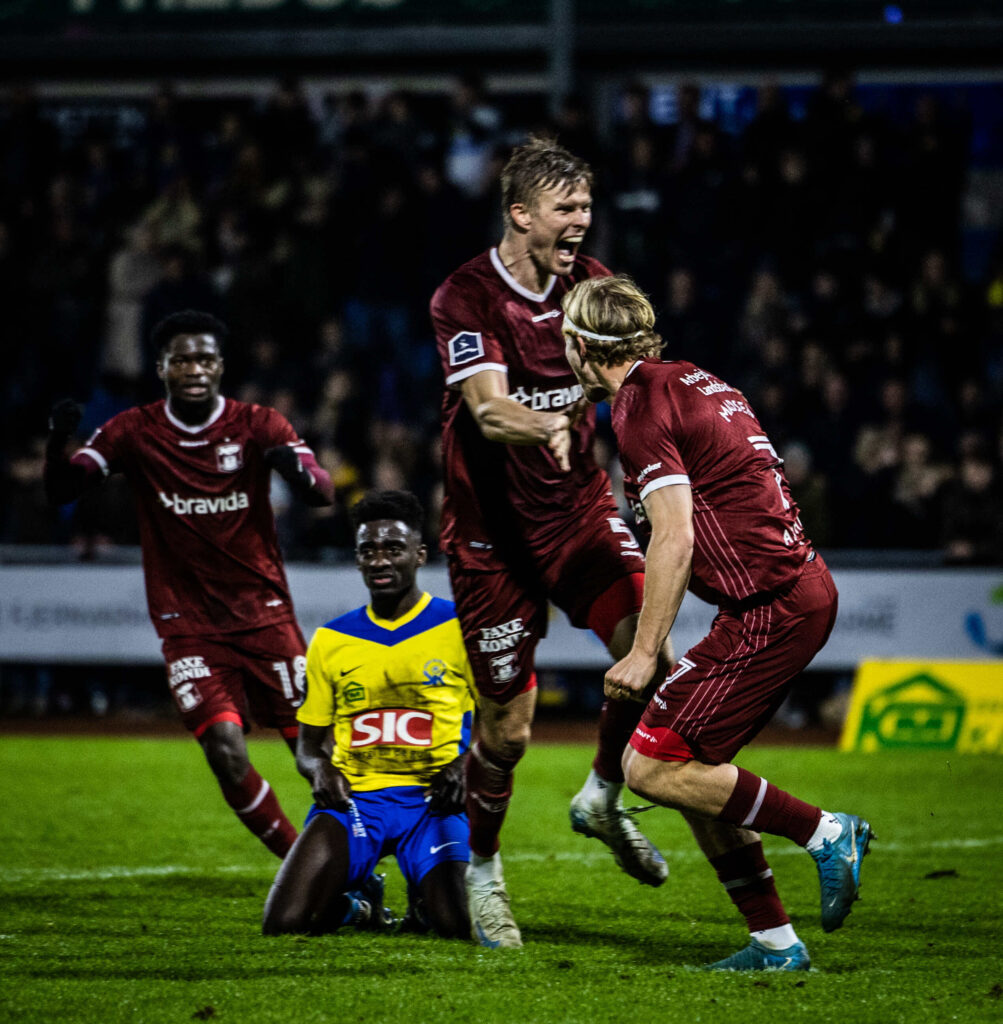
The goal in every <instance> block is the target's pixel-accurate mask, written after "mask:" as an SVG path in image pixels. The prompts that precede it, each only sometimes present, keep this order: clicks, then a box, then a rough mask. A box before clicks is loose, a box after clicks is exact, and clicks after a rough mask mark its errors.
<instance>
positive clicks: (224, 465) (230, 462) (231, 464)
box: [216, 441, 244, 473]
mask: <svg viewBox="0 0 1003 1024" xmlns="http://www.w3.org/2000/svg"><path fill="white" fill-rule="evenodd" d="M243 465H244V453H243V445H241V443H240V442H239V441H235V442H230V443H229V444H218V445H216V468H217V469H218V470H219V471H220V472H221V473H236V472H237V470H238V469H240V468H241V467H242V466H243Z"/></svg>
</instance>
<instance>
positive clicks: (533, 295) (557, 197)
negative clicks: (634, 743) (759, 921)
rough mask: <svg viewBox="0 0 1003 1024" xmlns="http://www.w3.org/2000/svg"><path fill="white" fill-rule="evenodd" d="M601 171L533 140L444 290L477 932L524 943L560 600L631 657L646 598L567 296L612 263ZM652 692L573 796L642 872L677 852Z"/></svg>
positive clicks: (610, 736)
mask: <svg viewBox="0 0 1003 1024" xmlns="http://www.w3.org/2000/svg"><path fill="white" fill-rule="evenodd" d="M591 185H592V173H591V171H590V170H589V168H588V166H587V165H586V164H585V163H584V162H583V161H581V160H580V159H578V158H577V157H575V156H573V155H572V154H571V153H569V152H568V151H567V150H565V149H563V148H561V147H560V146H558V145H556V144H555V143H553V142H552V141H550V140H546V139H539V138H534V139H531V140H530V141H529V142H528V143H527V144H526V145H524V146H520V147H518V148H517V149H516V150H515V151H514V152H513V154H512V156H511V159H510V160H509V162H508V164H507V165H506V167H505V169H504V171H503V173H502V209H503V212H504V216H505V231H504V235H503V237H502V239H501V241H500V242H499V244H498V246H497V248H492V249H490V250H488V251H487V252H485V253H482V254H481V255H480V256H477V257H475V258H474V259H473V260H471V261H470V262H468V263H466V264H464V265H463V266H462V267H460V268H459V269H458V270H456V271H454V273H452V274H451V275H450V276H449V277H448V278H447V279H446V281H445V282H444V283H443V284H442V285H441V286H440V287H439V288H438V290H437V291H436V293H435V295H434V297H433V298H432V303H431V313H432V320H433V323H434V325H435V331H436V336H437V340H438V346H439V355H440V359H441V362H442V366H443V370H444V375H445V383H446V392H445V397H444V400H443V411H442V425H443V461H444V471H445V491H444V503H443V530H442V547H443V550H444V551H445V553H446V555H447V558H448V564H449V573H450V580H451V583H452V587H453V596H454V598H455V600H456V606H457V614H458V617H459V619H460V622H461V625H462V627H463V633H464V639H465V642H466V645H467V650H468V653H469V655H470V661H471V664H472V666H473V670H474V678H475V680H476V682H477V688H478V691H479V693H480V700H479V716H480V717H479V721H480V737H479V739H478V741H477V743H475V744H474V746H473V748H472V751H471V756H470V758H469V759H468V762H467V764H468V767H467V792H468V796H467V813H468V816H469V818H470V847H471V865H470V868H469V871H468V875H467V890H468V896H469V899H470V907H471V924H472V931H473V937H474V938H475V939H476V940H477V941H478V942H480V943H482V944H483V945H485V946H489V947H491V948H495V947H499V946H503V947H514V946H519V945H521V937H520V934H519V929H518V927H517V926H516V923H515V921H514V919H513V917H512V913H511V911H510V909H509V905H508V895H507V892H506V890H505V884H504V879H503V875H502V868H501V860H500V857H499V854H498V848H499V840H498V837H499V832H500V830H501V827H502V822H503V820H504V817H505V812H506V810H507V808H508V803H509V798H510V796H511V792H512V778H513V770H514V768H515V766H516V764H517V763H518V761H519V759H520V758H521V757H522V755H523V753H524V752H525V749H526V745H527V743H528V741H529V734H530V726H531V723H532V720H533V713H534V709H535V706H536V675H535V671H534V652H535V649H536V645H537V643H538V641H539V639H540V638H541V637H542V636H543V635H544V634H545V632H546V625H547V610H548V600H549V601H553V602H554V603H555V604H556V605H558V607H560V608H562V609H563V610H564V611H565V612H566V613H567V615H568V617H569V618H570V620H571V622H572V623H573V624H574V625H576V626H578V627H581V628H588V629H591V630H592V631H593V632H594V633H596V635H597V636H599V637H600V639H601V640H602V641H603V642H604V643H605V644H606V646H607V648H608V649H609V651H610V652H611V654H612V655H613V656H614V658H617V659H619V658H620V657H623V655H625V654H626V653H627V651H628V650H629V649H630V644H631V640H632V638H633V628H634V624H635V622H636V619H637V614H638V612H639V610H640V607H641V596H642V588H643V580H644V575H643V573H644V556H643V555H642V553H641V550H640V547H639V545H638V543H637V541H636V539H635V538H634V536H633V534H632V533H631V532H630V530H629V528H628V527H627V526H626V524H625V523H624V522H623V520H622V519H621V518H620V514H619V510H618V509H617V506H616V504H615V502H614V500H613V497H612V489H611V485H610V481H609V477H608V476H607V475H606V473H605V471H604V470H603V469H602V468H600V467H599V466H598V465H597V464H596V461H595V458H594V456H593V452H592V447H593V446H592V441H593V435H594V432H595V411H594V409H593V408H592V407H591V406H590V404H589V403H588V402H587V401H585V400H584V399H583V396H582V389H581V386H580V385H579V384H578V382H577V381H576V380H575V377H574V375H573V374H572V372H571V370H570V368H569V366H568V364H567V361H566V360H565V358H564V341H563V338H562V337H561V330H560V325H561V305H560V303H561V298H562V296H563V295H564V294H565V293H566V292H567V291H568V290H569V289H570V288H571V287H572V286H573V285H574V284H575V283H576V282H577V281H582V280H586V279H589V278H597V277H603V276H606V275H608V274H609V271H608V270H607V269H606V268H605V267H604V266H603V265H602V264H601V263H599V262H598V261H597V260H594V259H591V258H590V257H588V256H584V255H582V254H581V253H580V252H579V248H580V246H581V244H582V241H583V239H584V237H585V234H586V232H587V231H588V228H589V225H590V224H591V221H592V195H591ZM639 715H640V708H639V706H638V705H636V704H629V703H624V702H618V701H606V702H605V704H604V706H603V710H602V712H601V714H600V722H599V744H598V752H597V754H596V758H595V760H594V762H593V768H592V771H591V773H590V774H589V777H588V779H587V780H586V783H585V785H584V787H583V788H582V790H581V791H580V792H579V793H578V794H577V795H576V796H575V798H574V800H573V801H572V805H571V821H572V827H573V828H574V829H575V831H578V832H582V833H584V834H585V835H588V836H596V837H598V838H600V839H601V840H602V841H603V842H605V843H606V844H607V845H608V846H610V848H611V849H612V850H613V852H614V854H615V856H616V859H617V861H618V863H619V864H620V866H621V867H622V868H623V869H624V870H625V871H626V872H627V873H628V874H630V875H632V876H633V877H634V878H637V879H638V880H639V881H641V882H644V883H647V884H649V885H660V884H661V883H662V882H663V881H664V880H665V877H666V874H667V867H666V864H665V860H664V858H663V857H662V856H661V854H660V853H659V852H658V850H657V849H656V848H655V847H654V846H653V845H652V844H651V843H650V842H649V841H648V840H647V839H646V838H645V836H644V835H643V834H642V833H641V832H640V830H639V829H638V828H637V825H636V824H635V823H634V821H633V819H632V818H631V817H630V816H629V814H628V813H627V812H626V811H625V810H624V808H623V806H622V802H621V790H622V788H623V772H622V768H621V763H620V762H621V757H622V754H623V750H624V747H625V746H626V743H627V740H628V739H629V737H630V735H631V733H632V732H633V730H634V726H635V725H636V723H637V719H638V717H639Z"/></svg>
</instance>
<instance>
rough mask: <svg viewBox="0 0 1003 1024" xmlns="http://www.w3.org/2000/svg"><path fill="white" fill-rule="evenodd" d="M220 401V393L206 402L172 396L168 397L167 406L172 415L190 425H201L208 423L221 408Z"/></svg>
mask: <svg viewBox="0 0 1003 1024" xmlns="http://www.w3.org/2000/svg"><path fill="white" fill-rule="evenodd" d="M219 403H220V396H219V395H213V396H212V397H211V398H207V399H206V400H205V401H204V402H183V401H178V400H177V399H176V398H172V397H171V396H168V398H167V408H168V409H169V410H170V412H171V415H172V416H173V417H174V418H175V419H177V420H180V421H181V422H182V423H184V424H185V425H186V426H189V427H199V426H201V425H202V424H203V423H207V422H208V421H209V419H210V418H211V417H212V414H213V413H214V412H215V411H216V410H217V409H218V408H219Z"/></svg>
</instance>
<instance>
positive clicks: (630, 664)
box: [603, 650, 658, 703]
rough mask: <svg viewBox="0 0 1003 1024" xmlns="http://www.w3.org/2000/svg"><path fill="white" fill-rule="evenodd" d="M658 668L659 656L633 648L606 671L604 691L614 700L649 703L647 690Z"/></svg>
mask: <svg viewBox="0 0 1003 1024" xmlns="http://www.w3.org/2000/svg"><path fill="white" fill-rule="evenodd" d="M657 670H658V658H657V657H652V656H650V655H647V654H643V653H641V652H640V651H635V650H631V652H630V653H629V654H628V655H627V657H625V658H621V659H620V660H619V661H618V662H617V663H616V664H615V665H614V666H613V667H612V668H611V669H610V670H609V671H608V672H607V673H606V679H605V681H604V683H603V692H604V693H605V694H606V696H607V697H610V698H611V699H613V700H636V701H640V702H641V703H647V694H646V693H645V690H646V689H647V688H648V684H649V683H650V682H651V680H652V678H653V677H654V675H655V672H656V671H657Z"/></svg>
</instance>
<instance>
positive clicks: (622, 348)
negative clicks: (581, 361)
mask: <svg viewBox="0 0 1003 1024" xmlns="http://www.w3.org/2000/svg"><path fill="white" fill-rule="evenodd" d="M561 306H562V308H563V309H564V326H563V328H562V330H563V331H564V333H565V334H574V335H576V336H577V337H579V338H581V339H582V342H583V343H584V345H585V358H586V360H587V361H588V362H590V363H595V364H596V365H598V366H618V365H619V364H620V363H626V362H630V361H633V360H634V359H649V358H655V357H657V356H658V355H659V354H660V353H661V351H662V339H661V336H660V335H658V334H656V333H655V311H654V310H653V309H652V308H651V303H650V302H649V301H648V297H647V295H645V294H644V292H642V291H641V289H640V288H638V287H637V285H636V284H634V282H633V280H631V278H629V277H627V275H626V274H619V275H617V276H616V277H590V278H587V279H586V280H584V281H580V282H579V283H578V284H576V285H575V286H574V288H572V289H571V291H569V292H568V293H567V294H566V295H565V296H564V298H563V299H562V300H561Z"/></svg>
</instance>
